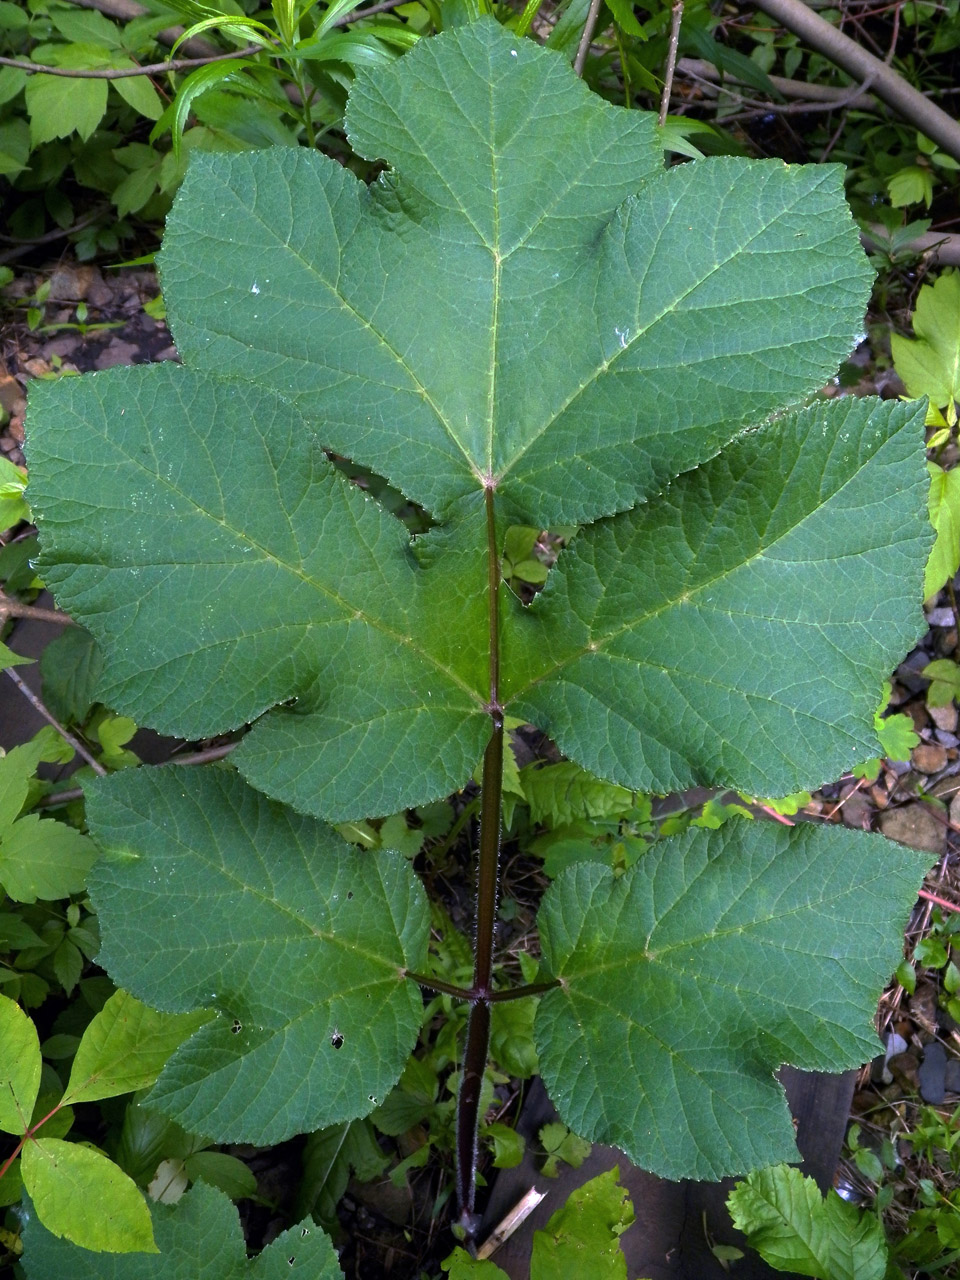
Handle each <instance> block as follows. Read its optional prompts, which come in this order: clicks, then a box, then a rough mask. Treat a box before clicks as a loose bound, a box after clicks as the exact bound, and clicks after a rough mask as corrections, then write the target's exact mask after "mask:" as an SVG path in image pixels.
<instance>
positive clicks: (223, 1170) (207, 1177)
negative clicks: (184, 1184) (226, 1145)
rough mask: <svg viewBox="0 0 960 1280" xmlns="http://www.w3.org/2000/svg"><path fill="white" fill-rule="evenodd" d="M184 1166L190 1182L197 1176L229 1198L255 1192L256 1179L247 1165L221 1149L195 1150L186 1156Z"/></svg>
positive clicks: (195, 1179) (250, 1194)
mask: <svg viewBox="0 0 960 1280" xmlns="http://www.w3.org/2000/svg"><path fill="white" fill-rule="evenodd" d="M184 1167H185V1168H186V1171H187V1176H188V1177H189V1178H190V1180H191V1182H196V1181H197V1179H198V1178H199V1179H200V1180H201V1181H203V1182H206V1183H208V1184H209V1185H210V1186H211V1187H217V1188H218V1189H219V1190H220V1191H222V1192H223V1193H224V1195H228V1196H229V1197H230V1199H231V1200H242V1199H244V1197H246V1196H255V1195H256V1194H257V1179H256V1178H255V1177H254V1175H253V1172H252V1170H251V1169H250V1168H249V1166H248V1165H245V1164H244V1163H243V1161H242V1160H238V1159H237V1157H236V1156H228V1155H227V1154H226V1153H225V1152H223V1151H197V1152H195V1153H194V1154H193V1155H192V1156H187V1158H186V1160H185V1161H184Z"/></svg>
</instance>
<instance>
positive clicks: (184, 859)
mask: <svg viewBox="0 0 960 1280" xmlns="http://www.w3.org/2000/svg"><path fill="white" fill-rule="evenodd" d="M187 777H189V778H190V789H189V792H188V791H186V778H187ZM87 812H88V818H89V821H90V827H91V831H92V832H93V833H94V836H95V838H96V840H97V842H98V843H99V844H100V846H101V848H102V849H103V850H104V852H105V853H106V855H107V856H106V857H105V858H104V859H103V860H102V861H101V862H100V863H99V864H98V865H97V866H96V867H95V868H94V870H93V872H92V874H91V878H90V895H91V898H92V899H93V901H94V903H95V904H96V908H97V911H98V914H99V917H100V922H101V927H102V929H103V933H104V945H103V950H102V952H101V956H100V963H101V964H102V965H103V967H104V968H105V969H106V970H107V972H108V973H109V974H110V975H111V977H112V978H113V979H114V981H115V982H117V983H118V985H121V986H123V987H124V988H125V989H127V990H129V991H131V992H133V993H134V994H135V995H136V996H137V997H138V998H139V999H142V1000H145V1001H148V1002H150V1003H151V1004H153V1005H156V1006H158V1007H159V1008H161V1009H164V1010H166V1011H168V1012H170V1013H186V1012H188V1011H194V1010H199V1009H204V1008H212V1009H216V1010H217V1012H218V1015H219V1016H218V1017H216V1018H215V1019H214V1020H213V1021H212V1022H208V1023H207V1024H206V1025H205V1026H203V1027H201V1028H200V1030H199V1031H197V1032H196V1033H195V1034H194V1035H193V1036H192V1037H191V1038H190V1039H189V1040H187V1042H186V1043H185V1044H184V1045H182V1046H181V1048H179V1049H178V1050H177V1051H176V1052H175V1053H174V1054H173V1056H172V1057H171V1058H170V1060H169V1061H168V1063H167V1065H166V1067H165V1069H164V1070H163V1072H162V1074H161V1076H160V1079H159V1080H158V1082H157V1084H156V1086H155V1087H154V1089H153V1091H152V1093H151V1094H150V1105H151V1106H152V1107H156V1108H157V1109H159V1110H161V1111H162V1112H163V1113H164V1114H166V1115H169V1116H171V1117H172V1118H173V1119H175V1120H177V1121H178V1123H180V1124H182V1125H183V1126H184V1127H185V1128H186V1129H189V1130H193V1131H194V1132H202V1133H206V1134H209V1135H210V1136H211V1137H213V1138H215V1139H217V1140H218V1141H224V1142H226V1141H231V1142H255V1143H259V1144H266V1143H272V1142H279V1141H281V1140H282V1139H284V1138H286V1137H289V1136H290V1135H291V1134H294V1133H302V1132H304V1131H306V1130H310V1129H314V1128H319V1127H321V1126H324V1125H328V1124H335V1123H338V1122H339V1121H342V1120H350V1119H353V1118H354V1117H356V1116H359V1115H362V1114H366V1113H367V1112H369V1111H372V1110H373V1108H374V1107H375V1106H376V1105H377V1102H378V1101H379V1100H380V1099H382V1098H383V1097H384V1096H385V1095H386V1093H387V1092H388V1091H389V1089H390V1087H391V1086H392V1085H393V1084H394V1083H395V1081H396V1080H397V1078H398V1077H399V1075H400V1072H401V1070H402V1068H403V1064H404V1062H405V1060H406V1057H407V1055H408V1054H409V1052H410V1050H411V1049H412V1047H413V1045H414V1043H415V1041H416V1038H417V1033H418V1030H419V1025H420V1018H421V1013H422V1002H421V998H420V992H419V989H418V988H417V987H416V986H415V985H414V984H413V983H411V982H408V981H407V980H406V979H405V978H404V977H403V973H404V969H405V968H406V967H410V968H412V969H419V968H421V967H422V965H423V963H424V960H425V956H426V946H427V934H428V927H429V926H428V913H427V911H426V906H425V901H424V897H423V891H422V889H421V888H420V885H419V882H418V881H417V880H416V878H415V877H414V875H413V873H412V872H411V870H410V868H409V865H408V864H407V862H406V860H405V859H404V858H402V857H400V856H399V855H396V854H388V853H377V854H376V855H367V854H364V853H361V852H357V851H356V850H354V849H352V848H351V847H350V846H349V845H347V844H345V843H344V842H343V841H342V840H340V839H339V837H337V836H336V835H334V833H333V832H331V831H330V830H329V829H328V828H325V827H322V826H320V825H319V824H318V823H316V822H314V821H313V820H311V819H306V818H300V817H298V816H297V815H296V814H294V813H292V812H291V811H290V810H284V809H281V808H279V807H278V806H277V805H275V804H272V803H270V802H269V801H267V800H265V799H264V798H263V797H262V796H260V795H258V794H257V793H255V792H253V791H251V790H250V789H249V788H248V787H247V786H246V785H245V784H244V782H243V781H242V780H241V779H240V778H238V777H237V776H236V775H235V774H232V773H229V772H226V771H224V770H206V771H204V772H202V773H200V774H199V775H198V774H197V773H196V772H192V773H191V772H189V771H183V772H181V771H179V770H175V769H172V768H171V769H164V770H157V771H154V772H152V773H149V772H147V771H145V770H129V771H127V772H124V773H120V774H115V775H113V776H112V777H110V778H108V779H103V780H98V781H97V783H96V784H94V785H92V786H90V787H89V788H88V800H87ZM335 1032H336V1033H338V1034H335Z"/></svg>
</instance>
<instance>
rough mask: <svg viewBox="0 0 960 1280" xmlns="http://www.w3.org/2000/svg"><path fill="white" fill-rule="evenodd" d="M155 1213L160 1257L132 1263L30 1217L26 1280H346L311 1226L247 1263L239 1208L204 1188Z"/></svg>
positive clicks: (279, 1240)
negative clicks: (74, 1241) (58, 1235)
mask: <svg viewBox="0 0 960 1280" xmlns="http://www.w3.org/2000/svg"><path fill="white" fill-rule="evenodd" d="M151 1213H152V1215H153V1226H154V1235H155V1238H156V1242H157V1247H158V1249H159V1250H160V1252H159V1253H156V1254H143V1253H139V1254H135V1255H132V1256H131V1255H129V1254H121V1255H117V1256H110V1255H106V1254H102V1253H90V1252H88V1251H87V1250H86V1249H78V1248H77V1247H76V1245H72V1244H70V1243H69V1241H67V1240H58V1239H57V1238H56V1236H54V1235H51V1233H50V1232H49V1231H46V1230H45V1229H44V1228H43V1226H42V1225H41V1224H40V1222H38V1221H37V1218H36V1215H35V1214H32V1213H28V1214H27V1216H26V1222H25V1224H24V1228H23V1245H24V1249H23V1262H22V1266H23V1269H24V1271H25V1272H26V1275H27V1280H51V1277H53V1276H64V1277H66V1276H69V1277H70V1280H342V1276H343V1273H342V1271H341V1270H340V1267H339V1264H338V1262H337V1255H336V1253H335V1252H334V1249H333V1245H332V1244H331V1243H330V1240H329V1238H328V1237H327V1236H325V1235H324V1233H323V1232H322V1231H321V1230H320V1229H319V1227H316V1226H314V1225H313V1223H312V1222H309V1221H307V1222H305V1223H302V1224H301V1225H300V1226H297V1227H291V1229H290V1230H289V1231H284V1232H283V1234H282V1235H279V1236H278V1237H277V1238H276V1240H274V1241H272V1243H271V1244H269V1245H268V1246H267V1247H266V1249H264V1250H263V1252H262V1253H261V1254H258V1256H257V1257H255V1258H248V1257H247V1250H246V1246H245V1244H244V1241H243V1233H242V1231H241V1230H240V1222H239V1220H238V1218H237V1211H236V1209H235V1208H234V1207H233V1205H232V1204H231V1203H230V1201H229V1200H228V1199H227V1197H226V1196H225V1195H224V1194H223V1193H222V1192H220V1191H216V1190H214V1188H213V1187H208V1186H205V1185H203V1184H202V1183H200V1184H198V1185H197V1186H195V1187H193V1188H192V1190H190V1191H188V1192H187V1194H186V1195H185V1196H184V1197H183V1199H182V1200H181V1201H180V1202H179V1203H178V1204H177V1205H176V1206H169V1205H159V1204H158V1205H153V1206H152V1207H151Z"/></svg>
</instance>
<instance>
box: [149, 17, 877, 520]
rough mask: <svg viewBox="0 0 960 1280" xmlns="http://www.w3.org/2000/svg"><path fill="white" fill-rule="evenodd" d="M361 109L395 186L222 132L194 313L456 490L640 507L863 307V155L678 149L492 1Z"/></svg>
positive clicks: (540, 503) (175, 291)
mask: <svg viewBox="0 0 960 1280" xmlns="http://www.w3.org/2000/svg"><path fill="white" fill-rule="evenodd" d="M347 129H348V133H349V136H350V139H351V142H352V144H353V146H354V148H355V149H356V150H357V151H358V152H359V153H360V154H361V155H364V156H367V157H368V158H370V159H373V160H385V161H387V162H388V163H389V164H390V165H391V166H393V171H392V172H391V173H390V174H388V175H386V176H385V177H384V178H381V180H380V181H379V182H377V183H376V184H375V185H374V186H373V187H371V188H369V189H368V188H366V187H364V186H363V185H362V184H361V183H360V182H359V181H358V180H357V179H356V178H355V177H354V176H353V175H352V174H351V173H350V171H349V170H348V169H345V168H344V167H343V166H341V165H339V164H336V163H335V162H334V161H332V160H327V159H325V158H324V157H322V156H318V155H307V154H304V153H303V152H296V151H292V150H290V149H289V148H278V149H276V150H273V151H268V152H261V153H259V154H250V153H244V154H242V155H213V154H210V155H204V156H202V157H198V160H197V162H196V163H195V164H194V165H193V166H192V169H191V172H190V174H189V175H188V177H187V180H186V183H185V185H184V187H183V189H182V191H181V194H180V196H179V198H178V201H177V205H176V209H175V212H174V215H173V216H172V218H171V220H170V223H169V227H168V231H167V235H166V239H165V247H164V250H163V254H162V258H161V263H162V268H161V269H162V279H163V285H164V293H165V296H166V298H167V308H168V315H169V318H170V323H171V327H172V330H173V333H174V337H175V338H176V341H177V345H178V347H179V349H180V352H181V355H182V356H183V358H184V359H185V360H186V362H187V363H188V364H191V365H193V366H194V367H196V368H207V369H211V370H215V371H217V372H220V373H226V374H234V375H236V376H237V377H240V378H245V379H250V380H253V381H257V382H260V383H263V384H265V385H268V386H271V387H275V388H277V389H278V390H280V391H282V392H283V394H284V395H286V396H289V397H291V398H292V399H293V400H294V402H295V403H296V404H297V405H298V406H299V408H300V409H301V410H302V411H303V413H304V414H305V416H306V417H307V418H308V420H309V421H310V422H311V424H312V425H313V427H314V430H315V431H316V433H317V435H318V437H319V439H320V440H321V441H322V443H323V444H325V445H327V446H329V447H331V448H333V449H335V450H337V451H338V452H340V453H344V454H346V455H347V456H349V457H351V458H354V459H356V460H358V461H362V462H364V463H366V464H367V465H369V466H371V467H373V468H374V469H375V470H376V471H378V472H380V473H381V474H382V475H384V476H386V477H388V478H389V479H390V480H391V481H393V483H394V484H395V485H397V487H398V488H400V489H402V490H403V491H404V492H405V493H406V494H407V495H408V496H410V497H411V498H414V499H416V500H417V501H419V502H421V503H422V504H423V505H425V506H426V507H427V508H429V509H430V510H432V511H434V512H436V513H437V514H442V513H443V512H445V511H447V510H448V509H449V508H450V507H451V505H452V504H453V503H455V502H456V501H457V500H458V499H461V498H463V497H464V496H466V495H470V494H476V493H478V492H479V490H480V489H481V488H482V487H483V486H484V485H486V484H493V485H495V486H496V487H497V493H498V498H499V500H500V502H501V504H502V505H503V506H504V508H505V509H506V510H508V511H509V512H510V514H511V515H513V516H515V517H517V519H518V520H519V521H520V522H521V523H527V524H535V525H536V526H537V527H538V528H543V527H545V526H548V525H550V524H551V523H569V522H577V521H587V520H592V519H596V517H597V516H598V515H601V514H605V513H609V512H612V511H616V510H622V509H624V508H625V507H629V506H631V505H633V504H634V503H635V502H636V501H637V500H638V499H640V498H643V497H646V496H647V495H649V494H650V493H653V492H656V490H657V489H658V488H659V486H660V484H661V483H662V482H663V480H664V479H666V478H668V477H670V476H672V475H675V474H676V473H677V472H678V471H681V470H683V469H685V468H688V467H691V466H693V465H695V464H696V463H698V462H701V461H703V460H704V459H705V458H708V457H710V456H711V455H712V454H714V453H715V452H716V451H717V449H718V447H719V446H720V445H722V444H723V443H724V442H726V441H727V440H729V439H730V438H731V437H732V436H733V435H734V434H735V432H736V431H737V430H738V429H739V428H740V427H741V426H743V425H744V424H746V423H748V422H750V421H755V420H757V419H758V418H760V417H763V416H765V415H766V414H768V413H770V412H771V411H772V410H774V409H776V408H778V407H779V406H781V405H782V404H784V403H786V402H789V401H791V400H796V399H798V398H800V397H802V396H804V395H806V394H808V393H810V392H812V391H814V390H815V389H816V388H817V387H818V386H820V385H822V383H823V382H824V381H825V380H826V378H827V377H829V376H830V375H831V374H832V373H833V372H834V371H835V368H836V365H837V363H838V362H839V360H840V359H842V358H843V357H844V356H845V355H846V354H847V352H848V350H849V348H850V346H851V345H852V340H853V338H854V335H855V333H856V332H857V329H858V327H859V325H860V323H861V320H862V313H863V307H864V305H865V303H866V299H867V292H868V288H869V280H870V273H869V270H868V268H867V266H866V262H865V259H864V257H863V255H862V253H860V252H859V251H858V249H857V247H856V245H855V242H854V240H853V238H852V235H851V231H852V228H851V224H850V219H849V214H848V212H847V210H846V208H845V206H844V203H843V198H842V170H841V169H840V168H839V167H830V166H809V167H807V168H795V169H787V168H786V167H784V166H783V165H782V164H779V163H760V164H745V163H743V162H741V161H730V160H726V159H721V160H716V161H705V162H701V163H698V164H696V165H685V166H682V167H681V168H678V169H674V170H672V171H670V172H669V173H664V172H663V171H662V164H661V151H660V146H659V142H658V140H657V137H656V133H655V129H654V125H653V118H652V117H651V116H648V115H644V114H643V113H638V112H632V111H621V110H617V109H615V108H613V107H611V106H609V105H608V104H606V103H603V102H601V101H600V100H598V99H597V98H595V97H591V96H590V94H589V93H588V91H587V90H586V88H585V86H584V85H583V84H582V83H581V82H580V81H578V80H577V78H576V77H575V76H574V75H573V74H572V73H571V71H570V68H569V67H568V66H567V65H566V64H565V62H564V61H563V60H562V59H561V58H559V57H558V56H556V55H555V54H554V53H552V52H548V51H544V50H540V49H538V48H537V47H536V46H535V45H534V44H532V43H531V42H530V41H526V40H517V39H515V38H514V37H512V36H511V35H510V34H509V33H508V32H505V31H503V30H501V29H500V28H499V27H498V26H497V25H496V24H495V23H494V22H492V21H490V20H487V21H480V22H477V23H475V24H473V25H471V26H468V27H465V28H460V29H458V30H456V31H453V32H450V33H448V34H446V35H443V36H440V37H439V38H438V39H436V40H431V41H421V42H420V44H419V45H418V46H417V47H416V48H415V49H414V50H413V51H412V53H410V54H408V55H407V56H406V57H405V58H403V59H401V60H399V61H398V62H397V63H396V64H395V65H394V66H392V67H390V68H385V69H380V70H379V71H378V73H377V75H376V77H372V76H371V77H360V78H358V80H357V82H356V85H355V87H354V89H353V92H352V94H351V99H350V105H349V108H348V112H347ZM627 197H631V198H630V199H627ZM625 200H626V203H623V202H624V201H625ZM785 277H789V280H790V286H789V288H784V279H785ZM574 460H576V466H575V474H573V472H572V470H571V462H572V461H574Z"/></svg>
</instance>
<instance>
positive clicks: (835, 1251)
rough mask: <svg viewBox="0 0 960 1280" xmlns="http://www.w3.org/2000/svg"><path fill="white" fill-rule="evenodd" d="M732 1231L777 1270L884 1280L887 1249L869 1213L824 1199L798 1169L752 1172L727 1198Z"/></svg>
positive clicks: (833, 1279)
mask: <svg viewBox="0 0 960 1280" xmlns="http://www.w3.org/2000/svg"><path fill="white" fill-rule="evenodd" d="M727 1207H728V1208H729V1209H730V1213H731V1216H732V1218H733V1223H734V1226H735V1227H736V1228H737V1229H738V1230H739V1231H743V1232H744V1233H745V1235H746V1237H747V1239H748V1240H749V1241H750V1245H751V1247H752V1248H754V1249H756V1250H757V1252H758V1253H759V1254H760V1255H761V1256H762V1257H763V1258H764V1259H765V1260H766V1261H767V1262H768V1263H769V1264H770V1266H771V1267H773V1268H774V1269H775V1270H776V1271H790V1272H792V1273H794V1274H795V1275H801V1276H815V1277H817V1280H883V1277H884V1276H885V1275H886V1270H887V1247H886V1242H885V1239H884V1234H883V1227H882V1225H881V1224H880V1222H879V1220H878V1219H877V1218H876V1217H875V1216H874V1215H873V1214H871V1213H861V1212H860V1210H859V1209H857V1207H856V1206H855V1205H852V1204H848V1203H847V1202H846V1201H844V1200H841V1198H840V1197H839V1196H838V1195H837V1193H836V1192H835V1191H833V1190H830V1191H828V1192H827V1196H826V1199H824V1198H823V1197H822V1196H821V1195H820V1190H819V1188H818V1187H817V1184H816V1183H815V1182H814V1180H813V1179H812V1178H807V1177H804V1175H803V1174H802V1173H801V1172H800V1170H799V1169H791V1168H789V1167H788V1166H786V1165H776V1166H775V1167H774V1168H772V1169H763V1170H761V1171H760V1172H758V1173H752V1174H751V1175H750V1177H749V1178H747V1180H746V1181H745V1182H740V1183H738V1184H737V1185H736V1186H735V1187H734V1189H733V1191H731V1193H730V1195H729V1197H728V1198H727Z"/></svg>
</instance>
